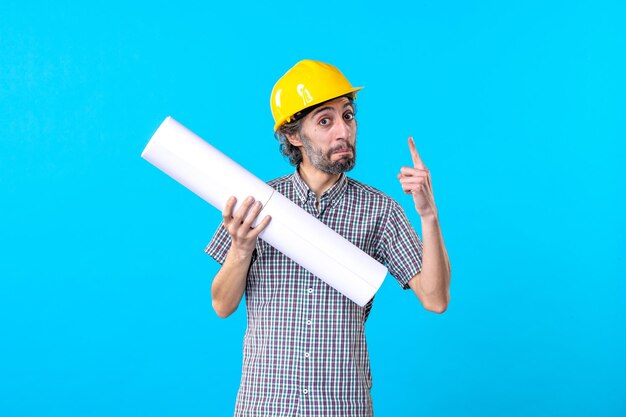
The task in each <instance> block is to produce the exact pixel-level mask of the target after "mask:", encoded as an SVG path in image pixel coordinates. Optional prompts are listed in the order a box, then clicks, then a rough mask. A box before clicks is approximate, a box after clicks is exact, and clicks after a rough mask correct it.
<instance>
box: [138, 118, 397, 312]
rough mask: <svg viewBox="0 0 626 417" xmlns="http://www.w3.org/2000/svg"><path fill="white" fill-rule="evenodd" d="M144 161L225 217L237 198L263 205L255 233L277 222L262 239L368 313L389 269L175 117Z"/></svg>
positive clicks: (157, 134) (163, 126)
mask: <svg viewBox="0 0 626 417" xmlns="http://www.w3.org/2000/svg"><path fill="white" fill-rule="evenodd" d="M141 156H142V158H144V159H146V160H147V161H148V162H150V163H152V164H153V165H154V166H156V167H157V168H159V169H160V170H162V171H163V172H165V173H166V174H168V175H169V176H170V177H172V178H174V179H175V180H176V181H178V182H179V183H181V184H182V185H184V186H185V187H187V188H189V189H190V190H191V191H193V192H194V193H196V194H197V195H198V196H200V197H201V198H202V199H204V200H205V201H207V202H208V203H209V204H211V205H212V206H214V207H215V208H217V209H218V210H220V211H223V210H224V206H225V205H226V202H227V200H228V198H229V197H231V196H235V197H236V198H237V203H236V205H235V208H234V209H233V212H234V211H236V210H237V209H238V208H239V207H240V206H241V204H242V203H243V200H244V199H245V198H246V197H247V196H253V197H254V199H255V200H258V201H260V202H261V203H263V209H262V210H261V212H260V213H259V215H258V216H257V219H256V220H255V222H254V223H253V225H252V226H253V227H255V226H257V225H258V223H259V222H260V221H261V220H262V219H263V218H265V216H266V215H270V216H272V220H271V221H270V222H269V224H268V226H267V227H266V228H265V230H263V231H262V232H261V233H260V234H259V237H260V238H261V239H263V240H264V241H266V242H267V243H268V244H270V245H272V246H273V247H274V248H276V249H277V250H279V251H280V252H282V253H283V254H284V255H285V256H287V257H288V258H290V259H291V260H293V261H294V262H296V263H297V264H299V265H300V266H302V267H303V268H305V269H306V270H308V271H309V272H311V273H312V274H313V275H315V276H317V277H318V278H320V279H321V280H322V281H324V282H325V283H326V284H328V285H330V286H331V287H333V288H334V289H336V290H337V291H339V292H340V293H342V294H343V295H345V296H346V297H348V298H349V299H351V300H352V301H354V302H355V303H356V304H358V305H359V306H361V307H363V306H364V305H365V304H367V302H368V301H369V300H371V299H372V297H374V294H376V291H378V289H379V288H380V286H381V284H382V282H383V280H384V279H385V276H386V275H387V268H386V267H385V266H384V265H382V264H381V263H379V262H378V261H376V260H375V259H374V258H372V257H371V256H369V255H368V254H367V253H365V252H364V251H363V250H361V249H360V248H359V247H357V246H355V245H354V244H353V243H352V242H350V241H348V240H347V239H345V238H344V237H343V236H341V235H340V234H339V233H337V232H335V231H334V230H332V229H331V228H330V227H328V226H326V225H325V224H324V223H322V222H321V221H319V220H318V219H317V218H315V217H314V216H312V215H311V214H309V213H307V212H306V211H305V210H303V209H302V208H301V207H299V206H298V205H296V204H295V203H294V202H292V201H291V200H289V199H288V198H287V197H285V196H283V195H282V194H280V193H279V192H278V191H276V190H274V188H272V187H271V186H269V185H268V184H266V183H265V182H263V181H262V180H260V179H259V178H257V177H256V176H254V175H253V174H251V173H250V172H249V171H247V170H246V169H245V168H243V167H242V166H241V165H239V164H237V163H236V162H235V161H233V160H232V159H230V158H229V157H228V156H226V155H224V154H223V153H222V152H220V151H219V150H217V149H216V148H215V147H213V146H212V145H210V144H209V143H208V142H206V141H204V140H203V139H201V138H200V137H199V136H197V135H196V134H194V133H193V132H191V131H190V130H189V129H187V128H186V127H185V126H183V125H181V124H180V123H178V122H177V121H176V120H174V119H173V118H171V117H167V118H166V119H165V120H164V121H163V123H161V126H159V128H158V129H157V131H156V132H155V133H154V135H153V136H152V138H151V139H150V141H149V142H148V144H147V145H146V148H145V149H144V151H143V152H142V154H141Z"/></svg>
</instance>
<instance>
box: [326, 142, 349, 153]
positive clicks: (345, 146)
mask: <svg viewBox="0 0 626 417" xmlns="http://www.w3.org/2000/svg"><path fill="white" fill-rule="evenodd" d="M348 150H349V151H352V153H354V146H353V145H351V144H349V143H346V144H343V145H337V146H336V147H334V148H331V149H330V151H329V153H330V154H333V153H335V152H339V151H348Z"/></svg>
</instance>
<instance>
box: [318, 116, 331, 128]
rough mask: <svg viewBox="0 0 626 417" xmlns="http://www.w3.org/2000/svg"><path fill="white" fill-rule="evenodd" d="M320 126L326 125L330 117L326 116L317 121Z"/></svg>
mask: <svg viewBox="0 0 626 417" xmlns="http://www.w3.org/2000/svg"><path fill="white" fill-rule="evenodd" d="M319 124H320V125H321V126H328V125H329V124H330V119H329V118H328V117H324V118H323V119H321V120H320V121H319Z"/></svg>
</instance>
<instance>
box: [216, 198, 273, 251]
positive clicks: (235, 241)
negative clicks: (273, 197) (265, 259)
mask: <svg viewBox="0 0 626 417" xmlns="http://www.w3.org/2000/svg"><path fill="white" fill-rule="evenodd" d="M236 203H237V198H236V197H234V196H233V197H230V198H229V199H228V201H227V202H226V205H225V206H224V210H223V211H222V217H223V218H224V228H225V229H226V231H227V232H228V234H229V235H230V237H231V239H232V244H231V249H234V250H236V251H237V252H238V253H239V254H240V255H250V254H252V252H253V251H254V248H255V246H256V240H257V237H258V236H259V234H260V233H261V232H262V231H263V230H265V228H266V227H267V225H268V224H269V222H270V220H271V217H270V216H269V215H268V216H265V218H264V219H263V220H262V221H261V222H260V223H259V224H258V225H257V226H256V227H254V228H253V227H252V224H253V223H254V221H255V220H256V218H257V216H258V215H259V213H260V212H261V210H262V209H263V204H261V202H260V201H256V202H255V201H254V198H253V197H251V196H250V197H248V198H246V199H245V200H244V201H243V203H242V204H241V207H239V209H238V210H237V212H236V213H235V215H233V208H234V207H235V204H236Z"/></svg>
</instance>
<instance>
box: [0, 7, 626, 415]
mask: <svg viewBox="0 0 626 417" xmlns="http://www.w3.org/2000/svg"><path fill="white" fill-rule="evenodd" d="M225 3H226V2H220V4H208V3H207V4H203V2H196V3H191V2H189V3H187V2H184V1H178V2H137V3H135V4H127V3H126V2H120V1H108V2H103V3H100V4H98V5H90V6H84V5H82V4H81V2H64V1H58V2H54V6H52V5H51V3H49V2H40V3H37V2H34V3H33V2H6V1H4V2H2V4H0V196H1V199H2V200H1V205H0V214H1V216H0V219H1V220H0V236H1V243H0V245H2V246H1V248H0V257H1V262H0V338H1V339H0V415H2V416H207V415H210V416H227V415H231V413H232V410H233V407H234V400H235V394H236V390H237V387H238V382H239V377H240V367H241V345H242V337H243V332H244V329H245V309H244V308H240V309H239V310H238V311H237V312H236V313H235V314H234V315H233V316H231V317H230V318H228V319H227V320H221V319H219V318H218V317H217V316H216V314H215V313H214V312H213V311H212V309H211V298H210V285H211V280H212V277H213V276H214V274H215V273H216V272H217V269H218V264H217V263H216V262H214V261H213V260H212V259H211V258H209V257H208V256H207V255H205V254H204V252H203V249H204V246H205V245H206V243H207V242H208V241H209V240H210V238H211V236H212V234H213V232H214V230H215V228H216V227H217V225H218V223H219V221H220V213H219V212H218V211H217V210H216V209H214V208H212V207H211V206H210V205H208V204H207V203H205V202H204V201H203V200H201V199H200V198H198V197H197V196H195V195H194V194H193V193H191V192H190V191H188V190H187V189H185V188H184V187H182V186H180V185H179V184H177V183H176V182H174V181H173V180H172V179H170V178H169V177H168V176H166V175H165V174H163V173H162V172H160V171H159V170H157V169H156V168H155V167H153V166H152V165H150V164H149V163H147V162H146V161H144V160H143V159H141V158H140V153H141V151H142V149H143V147H144V146H145V144H146V143H147V141H148V139H149V138H150V136H151V135H152V133H153V132H154V130H155V129H156V128H157V126H158V125H159V124H160V122H161V121H162V120H163V119H164V118H165V116H167V115H172V116H174V117H175V118H177V119H178V120H179V121H180V122H181V123H183V124H185V125H186V126H188V127H189V128H190V129H192V130H193V131H195V132H196V133H197V134H199V135H200V136H202V137H203V138H205V139H206V140H208V141H210V142H212V143H213V144H214V145H215V146H217V147H218V148H219V149H221V150H222V151H223V152H225V153H226V154H228V155H229V156H231V157H232V158H233V159H235V160H236V161H238V162H239V163H240V164H242V165H243V166H245V167H247V168H248V169H249V170H251V171H252V172H254V173H255V174H257V175H258V176H259V177H261V178H262V179H264V180H269V179H272V178H275V177H277V176H280V175H283V174H285V173H290V172H292V170H293V169H292V168H291V166H290V165H289V164H288V163H287V162H286V161H284V160H283V159H282V158H281V157H280V155H279V153H278V146H277V143H276V141H275V139H274V138H273V137H272V124H273V121H272V118H271V114H270V111H269V93H270V91H271V88H272V86H273V84H274V82H275V81H276V80H277V79H278V77H279V76H280V75H282V74H283V73H284V72H285V71H286V70H287V69H288V68H290V67H291V66H292V65H293V64H294V63H295V62H297V61H298V60H300V59H303V58H312V59H318V60H322V61H326V62H330V63H333V64H335V65H336V66H338V67H339V68H340V69H341V70H342V71H343V72H344V74H346V76H347V77H348V78H349V79H350V80H351V82H352V83H353V84H355V85H363V86H365V89H364V90H363V91H362V92H361V93H360V94H359V97H358V105H359V114H358V118H359V161H358V163H357V167H356V168H355V169H354V170H353V171H352V173H351V176H353V177H354V178H356V179H358V180H360V181H363V182H365V183H368V184H371V185H372V186H375V187H377V188H379V189H381V190H383V191H384V192H386V193H388V194H390V195H391V196H392V197H394V198H396V199H397V200H398V201H400V202H401V204H402V205H403V207H404V208H405V210H406V211H407V213H408V215H409V218H410V220H411V221H412V223H413V224H414V225H415V226H416V228H417V230H418V231H421V228H420V219H419V216H418V215H417V213H416V212H415V211H414V208H413V206H412V202H411V199H410V197H407V196H405V195H403V194H402V192H401V189H400V186H399V184H398V183H397V179H396V177H395V175H396V173H397V172H398V170H399V168H400V167H401V166H402V165H408V164H410V162H411V159H410V154H409V151H408V148H407V144H406V138H407V136H408V135H413V136H414V137H415V138H416V142H417V147H418V150H419V151H420V153H421V155H422V158H423V159H424V161H425V163H426V165H427V166H428V167H429V169H430V170H431V172H432V176H433V186H434V192H435V198H436V201H437V204H438V207H439V212H440V220H441V225H442V229H443V233H444V238H445V243H446V246H447V248H448V252H449V255H450V259H451V263H452V271H453V276H452V301H451V304H450V307H449V309H448V311H447V312H446V313H445V314H443V315H436V314H433V313H429V312H427V311H425V310H424V309H422V307H421V305H420V304H419V302H418V300H417V299H416V298H415V297H413V296H412V294H411V293H410V292H403V291H401V290H400V288H399V286H398V285H397V284H396V283H395V281H394V280H393V278H390V277H388V279H387V280H386V281H385V283H384V285H383V287H382V289H381V290H380V292H379V293H378V295H377V297H376V302H375V304H374V309H373V312H372V315H371V317H370V320H369V321H368V325H367V332H368V341H369V347H370V353H371V360H372V368H373V376H374V387H373V391H372V392H373V397H374V404H375V410H376V415H377V416H394V417H399V416H503V415H504V416H590V415H594V416H624V415H626V383H625V382H624V376H625V375H626V355H625V352H626V326H625V323H626V321H625V318H626V317H625V316H626V303H625V302H624V296H625V295H626V284H625V282H624V278H625V276H626V259H625V256H624V253H625V249H626V236H625V232H626V227H625V221H624V213H625V212H626V210H625V209H626V187H625V184H626V172H625V171H626V170H625V168H624V157H625V155H626V152H625V151H626V146H625V145H624V139H626V122H625V120H626V118H625V116H626V112H625V110H626V82H625V76H624V74H626V29H625V28H626V25H625V24H624V22H625V21H626V5H625V4H624V2H621V1H571V0H570V1H550V2H544V1H507V2H490V1H480V2H464V1H439V2H424V1H418V2H394V1H385V2H382V3H367V2H365V3H363V2H341V3H340V4H335V3H334V2H286V1H283V2H275V3H273V4H267V5H260V4H257V3H255V2H236V1H235V2H232V3H231V4H230V5H226V4H225ZM420 233H421V232H420Z"/></svg>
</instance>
